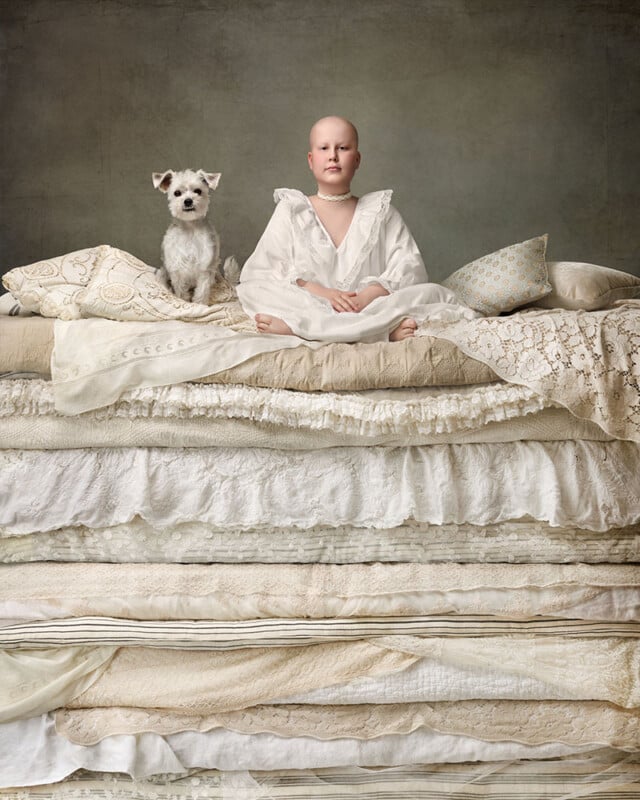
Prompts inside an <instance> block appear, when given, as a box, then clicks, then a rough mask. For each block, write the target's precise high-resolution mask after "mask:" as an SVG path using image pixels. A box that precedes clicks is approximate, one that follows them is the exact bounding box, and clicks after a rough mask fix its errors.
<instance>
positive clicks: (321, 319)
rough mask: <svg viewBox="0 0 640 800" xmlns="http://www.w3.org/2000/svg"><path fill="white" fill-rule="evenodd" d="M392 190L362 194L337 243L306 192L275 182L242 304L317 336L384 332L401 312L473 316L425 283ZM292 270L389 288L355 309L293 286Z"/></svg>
mask: <svg viewBox="0 0 640 800" xmlns="http://www.w3.org/2000/svg"><path fill="white" fill-rule="evenodd" d="M391 194H392V192H391V191H390V190H385V191H381V192H371V193H370V194H365V195H364V196H363V197H361V198H360V199H359V200H358V204H357V206H356V209H355V212H354V215H353V220H352V222H351V225H350V226H349V230H348V231H347V234H346V236H345V238H344V239H343V241H342V242H341V243H340V246H339V247H336V246H335V245H334V243H333V241H332V240H331V237H330V236H329V234H328V233H327V231H326V229H325V228H324V226H323V225H322V223H321V222H320V220H319V218H318V216H317V214H316V212H315V210H314V208H313V206H312V205H311V201H310V200H309V198H308V197H306V196H305V195H304V194H303V193H302V192H300V191H297V190H296V189H276V191H275V192H274V199H275V201H276V203H277V205H276V208H275V211H274V212H273V216H272V217H271V219H270V221H269V223H268V225H267V227H266V229H265V231H264V233H263V235H262V237H261V239H260V241H259V242H258V244H257V246H256V249H255V250H254V252H253V253H252V255H251V256H250V257H249V259H248V260H247V261H246V263H245V265H244V267H243V269H242V275H241V278H240V285H239V286H238V297H239V299H240V302H241V303H242V306H243V308H244V310H245V312H246V313H247V314H248V315H249V316H251V317H253V316H255V314H257V313H265V314H271V315H273V316H276V317H279V318H280V319H283V320H284V321H285V322H286V323H287V325H289V327H290V328H291V330H292V331H293V333H294V334H296V336H299V337H301V338H303V339H307V340H312V341H323V342H354V341H373V340H377V339H385V340H386V339H388V337H389V332H390V331H391V330H393V328H395V327H396V326H397V325H398V324H399V323H400V322H401V320H403V319H404V318H406V317H412V318H413V319H415V320H416V321H417V322H422V321H424V320H425V319H427V318H429V319H434V320H435V319H437V320H442V319H447V320H448V319H451V320H455V319H461V318H465V319H472V318H473V317H475V316H477V315H476V313H475V312H473V311H472V310H471V309H469V308H467V307H466V306H462V305H460V303H459V302H458V300H457V299H456V297H455V295H454V294H453V292H451V291H450V290H448V289H445V288H444V286H440V285H439V284H435V283H427V281H428V277H427V271H426V269H425V266H424V263H423V261H422V257H421V255H420V252H419V250H418V247H417V246H416V243H415V241H414V240H413V237H412V236H411V233H410V232H409V229H408V228H407V226H406V225H405V223H404V221H403V219H402V217H401V216H400V214H399V213H398V211H396V209H395V208H394V207H393V206H392V205H391V204H390V200H391ZM299 278H301V279H303V280H307V281H316V282H318V283H321V284H322V285H323V286H326V287H329V288H337V289H342V290H344V291H359V290H360V289H362V288H364V287H365V286H367V285H368V284H371V283H379V284H380V285H381V286H383V287H384V288H385V289H386V290H387V291H388V292H390V294H389V295H387V296H384V297H379V298H376V299H375V300H374V301H373V302H371V303H370V304H369V305H368V306H366V307H365V308H364V309H363V310H362V311H360V312H358V313H355V312H347V311H343V312H337V311H334V310H333V308H332V307H331V303H330V302H329V301H328V300H326V299H325V298H321V297H316V296H315V295H312V294H311V293H310V292H308V291H307V290H306V289H304V288H302V287H300V286H298V285H297V284H296V280H297V279H299Z"/></svg>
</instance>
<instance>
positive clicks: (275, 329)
mask: <svg viewBox="0 0 640 800" xmlns="http://www.w3.org/2000/svg"><path fill="white" fill-rule="evenodd" d="M254 319H255V321H256V328H257V329H258V333H278V334H280V335H282V336H293V331H292V330H291V328H290V327H289V326H288V325H287V323H286V322H285V321H284V320H282V319H280V318H279V317H272V316H271V315H269V314H256V315H255V317H254Z"/></svg>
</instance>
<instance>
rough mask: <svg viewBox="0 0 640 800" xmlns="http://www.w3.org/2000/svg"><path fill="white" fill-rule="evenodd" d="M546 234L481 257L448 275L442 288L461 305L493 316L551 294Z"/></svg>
mask: <svg viewBox="0 0 640 800" xmlns="http://www.w3.org/2000/svg"><path fill="white" fill-rule="evenodd" d="M546 249H547V234H546V233H545V234H544V235H543V236H536V238H535V239H528V240H527V241H526V242H520V243H519V244H512V245H510V246H509V247H503V248H502V250H496V252H495V253H490V254H489V255H488V256H482V258H478V259H476V260H475V261H472V262H471V263H470V264H466V265H465V266H464V267H461V268H460V269H459V270H457V271H456V272H454V273H453V275H449V277H448V278H447V279H446V280H445V281H443V285H444V286H446V287H447V289H451V291H452V292H453V293H454V294H455V295H456V297H457V298H458V299H459V300H460V302H461V303H464V304H465V305H467V306H469V307H470V308H473V309H475V310H476V311H480V312H481V313H482V314H485V315H486V316H495V315H497V314H500V312H502V311H511V310H512V309H514V308H518V306H523V305H525V304H526V303H532V302H533V301H534V300H538V299H539V298H541V297H544V296H545V295H546V294H549V292H551V289H552V287H551V284H550V283H549V276H548V274H547V264H546V261H545V252H546Z"/></svg>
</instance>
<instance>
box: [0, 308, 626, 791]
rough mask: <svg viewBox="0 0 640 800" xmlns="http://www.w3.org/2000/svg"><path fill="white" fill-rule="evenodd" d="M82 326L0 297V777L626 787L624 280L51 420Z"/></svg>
mask: <svg viewBox="0 0 640 800" xmlns="http://www.w3.org/2000/svg"><path fill="white" fill-rule="evenodd" d="M94 322H96V323H98V324H99V325H100V335H103V334H104V331H105V330H109V326H111V331H112V335H111V336H109V337H108V340H109V341H114V340H115V339H116V338H118V337H120V338H122V337H125V338H126V337H127V336H129V332H131V333H130V339H131V341H134V340H135V342H137V345H136V346H140V347H144V343H143V342H142V340H141V334H140V332H139V330H138V329H135V330H134V328H133V327H132V328H129V327H128V326H129V325H133V326H135V324H136V323H131V322H116V321H107V320H82V321H77V322H56V323H55V325H54V323H53V321H51V320H46V319H43V318H41V317H33V318H9V317H4V318H0V334H1V335H2V338H3V348H2V355H1V358H2V361H1V362H0V372H4V373H5V374H6V376H7V377H6V379H5V380H3V381H0V446H1V447H2V448H3V449H2V450H1V451H0V464H1V475H2V480H1V483H0V495H1V500H0V561H1V562H2V564H1V566H0V574H1V580H0V674H1V675H2V681H0V787H2V788H1V789H0V796H2V797H20V798H24V799H25V800H27V798H29V799H30V798H65V800H66V798H78V799H79V798H105V797H118V798H132V799H133V798H136V799H137V798H145V799H146V798H155V799H156V800H158V799H160V798H162V799H164V798H178V797H179V798H185V799H186V798H202V799H204V798H212V799H213V798H216V800H217V799H218V798H220V799H221V800H222V798H243V800H244V799H246V800H249V799H251V800H259V799H260V798H298V797H318V798H325V797H326V798H335V799H336V800H337V798H345V797H358V798H360V800H363V799H366V800H373V798H379V797H387V798H397V799H398V800H400V798H407V797H416V798H421V797H423V798H433V797H451V798H456V800H460V799H461V798H474V799H477V798H490V797H491V798H494V797H495V798H500V797H504V798H511V797H519V798H520V797H522V798H532V800H533V798H542V797H544V798H573V797H590V798H634V797H637V796H638V785H639V781H640V566H639V565H638V562H640V558H639V554H640V469H639V467H640V388H639V384H638V377H639V376H640V362H638V358H637V353H638V349H637V342H638V338H639V337H640V313H638V310H637V308H635V306H634V304H633V302H630V303H626V304H625V305H624V306H621V307H619V308H615V309H611V310H609V311H602V312H598V311H594V312H585V313H582V312H574V311H534V312H527V313H523V314H514V315H512V316H510V317H506V318H487V319H481V320H477V321H474V322H471V323H470V322H464V323H454V324H446V325H445V324H442V325H434V326H432V327H431V328H430V329H429V330H428V331H425V333H428V335H424V336H419V337H416V339H415V340H409V341H406V342H404V343H395V344H368V345H327V346H325V347H321V348H317V349H311V348H306V347H298V348H294V349H289V350H282V351H280V350H277V351H274V352H267V353H263V354H261V355H258V356H255V357H253V358H252V359H250V360H246V361H244V362H242V363H240V364H238V365H236V366H233V367H231V368H229V369H227V370H225V371H222V372H215V373H214V374H212V375H210V376H205V375H199V376H197V379H196V378H195V377H194V379H193V380H192V381H191V382H188V383H180V384H171V382H170V381H166V382H165V384H166V385H157V386H150V385H146V386H145V385H139V386H138V387H137V388H134V387H133V386H131V385H129V386H128V387H125V388H124V390H123V391H122V392H121V393H120V394H119V397H118V399H117V400H115V401H112V402H109V403H107V404H104V403H101V402H100V397H101V396H102V395H101V394H100V392H101V391H102V388H101V387H102V384H101V383H100V381H99V380H97V379H96V381H94V382H92V381H93V378H94V376H95V374H96V373H97V372H98V371H99V370H98V369H97V368H96V367H95V365H94V364H89V365H88V367H86V365H82V364H81V365H80V366H82V367H83V369H81V370H80V372H81V373H82V375H81V376H80V377H81V378H82V379H83V381H84V382H85V383H86V385H87V386H89V387H91V386H94V387H97V388H96V393H97V397H96V398H94V401H93V404H94V405H95V407H93V408H90V409H84V408H83V410H75V413H70V412H72V411H74V408H73V407H74V404H75V405H76V406H77V407H78V406H80V405H82V404H84V405H85V406H86V404H87V397H88V396H89V395H90V392H87V391H86V387H85V389H83V390H82V391H78V385H77V383H76V384H74V386H73V391H67V390H68V387H69V384H68V383H65V379H64V377H62V378H61V377H60V376H61V374H62V373H63V372H64V369H65V368H66V367H65V365H67V366H68V364H69V363H72V362H73V358H72V356H73V346H74V344H73V342H70V340H71V339H74V340H75V341H80V342H81V344H82V345H83V346H84V345H86V342H87V341H92V340H91V336H93V335H94V330H93V329H92V328H91V324H92V323H94ZM163 324H164V323H158V325H157V326H156V325H155V324H154V325H153V326H152V327H153V328H154V331H155V330H157V329H160V328H161V327H162V325H163ZM169 324H170V325H175V324H177V323H175V322H170V323H169ZM180 324H181V325H184V326H187V328H188V327H189V326H190V325H193V323H187V322H180ZM54 328H55V354H54V358H53V378H54V379H53V380H51V368H50V361H51V351H52V345H53V342H54ZM552 329H553V331H555V333H551V330H552ZM154 335H155V333H154ZM543 341H544V343H545V346H544V347H541V346H539V345H540V343H541V342H543ZM527 342H533V344H532V345H531V346H529V345H527ZM514 343H515V344H514ZM129 344H130V342H128V344H127V345H126V346H128V345H129ZM119 347H120V349H121V350H122V348H123V347H125V345H122V343H120V345H119ZM509 347H511V348H512V350H513V352H512V356H511V357H509V353H508V349H509ZM569 353H570V355H568V354H569ZM76 363H78V364H80V362H79V361H76ZM351 364H353V366H351ZM61 365H62V366H61ZM545 365H546V366H545ZM560 365H562V366H560ZM63 367H64V368H63ZM85 367H86V368H85ZM56 370H57V371H56ZM78 374H79V373H78V372H76V374H75V376H74V380H75V379H76V378H77V377H78ZM27 376H28V377H27ZM105 396H106V395H105Z"/></svg>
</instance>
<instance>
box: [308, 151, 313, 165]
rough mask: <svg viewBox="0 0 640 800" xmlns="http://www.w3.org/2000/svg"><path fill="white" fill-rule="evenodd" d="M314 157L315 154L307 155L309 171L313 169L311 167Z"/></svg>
mask: <svg viewBox="0 0 640 800" xmlns="http://www.w3.org/2000/svg"><path fill="white" fill-rule="evenodd" d="M312 156H313V153H307V164H308V165H309V169H313V166H312V165H311V158H312Z"/></svg>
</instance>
